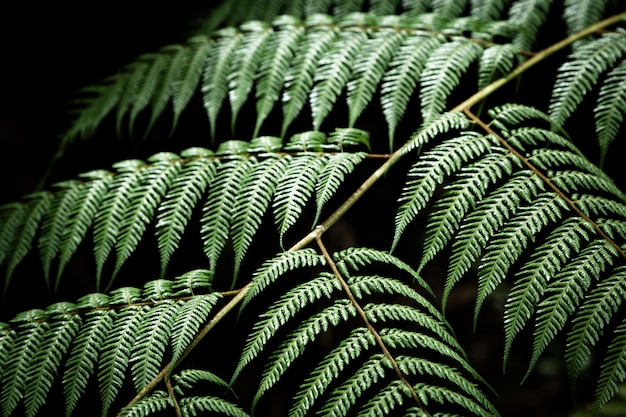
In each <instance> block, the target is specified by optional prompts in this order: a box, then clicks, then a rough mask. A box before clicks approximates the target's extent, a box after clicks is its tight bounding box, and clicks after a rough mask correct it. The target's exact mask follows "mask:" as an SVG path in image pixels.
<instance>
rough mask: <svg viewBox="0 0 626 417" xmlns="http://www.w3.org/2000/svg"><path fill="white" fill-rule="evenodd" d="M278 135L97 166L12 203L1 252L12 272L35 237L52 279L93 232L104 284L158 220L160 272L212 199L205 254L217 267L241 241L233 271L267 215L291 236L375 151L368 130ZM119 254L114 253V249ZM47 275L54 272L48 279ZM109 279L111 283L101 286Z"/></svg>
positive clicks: (204, 225)
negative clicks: (307, 211) (227, 248)
mask: <svg viewBox="0 0 626 417" xmlns="http://www.w3.org/2000/svg"><path fill="white" fill-rule="evenodd" d="M281 142H282V141H281V140H280V139H279V138H270V137H261V138H257V139H255V140H253V141H251V142H243V141H234V140H233V141H227V142H224V143H222V145H221V146H220V147H219V148H218V150H217V151H216V152H215V153H214V152H211V151H209V150H206V149H203V148H190V149H187V150H184V151H183V152H181V155H180V156H179V155H176V154H173V153H159V154H156V155H154V156H153V157H151V158H149V159H148V160H147V161H145V162H144V161H139V160H129V161H123V162H119V163H117V164H115V165H114V169H115V171H113V172H106V171H94V172H90V173H87V174H86V175H84V179H83V180H82V181H78V180H76V181H66V182H63V183H60V184H58V185H57V191H53V192H41V193H37V194H34V195H32V196H30V199H28V200H27V201H25V202H24V203H22V204H15V205H6V206H4V207H3V209H2V214H1V215H0V218H1V219H2V222H3V228H2V232H1V234H0V242H1V247H2V251H1V252H0V258H1V259H3V264H4V265H5V266H6V268H7V274H6V276H5V292H4V293H6V288H7V287H8V285H9V280H10V278H11V274H12V272H13V270H14V269H15V267H16V266H17V265H18V264H19V262H20V261H21V260H22V259H23V258H24V256H25V255H26V254H27V253H28V251H29V250H30V249H32V247H33V245H35V242H37V244H38V247H39V249H40V252H41V259H42V263H43V267H44V273H45V276H46V278H47V277H49V275H50V269H51V268H52V267H53V264H54V261H56V260H58V266H57V274H56V276H57V280H56V283H55V285H54V286H55V288H56V286H57V285H58V281H59V277H60V275H61V273H62V271H63V268H64V267H65V265H66V264H67V262H68V260H69V259H70V258H71V256H72V254H73V253H74V252H75V251H76V249H77V247H78V245H79V244H80V242H81V241H82V240H83V239H84V238H85V236H86V234H87V232H88V230H89V229H92V230H93V236H94V255H95V260H96V277H97V284H98V285H99V286H100V280H101V277H102V276H105V275H107V272H104V271H105V267H106V266H107V265H108V263H109V262H111V259H112V258H114V259H115V261H114V265H113V266H112V272H111V273H110V277H111V278H110V279H109V280H108V281H107V284H106V285H110V283H111V282H112V280H113V279H114V278H115V276H116V275H117V273H118V272H119V270H120V268H121V267H122V266H123V265H124V263H125V262H126V260H127V259H128V258H129V257H130V256H131V254H132V253H133V252H134V250H135V249H136V248H137V246H138V245H139V243H140V241H141V239H142V238H143V236H144V235H145V234H146V230H147V229H148V227H149V226H150V225H151V224H152V223H153V221H154V220H155V219H156V225H155V235H156V237H157V242H158V248H159V253H160V257H161V273H162V274H164V273H165V270H166V267H167V265H168V262H169V260H170V259H171V257H172V255H173V254H174V252H175V250H176V248H177V247H178V245H179V243H180V240H181V239H182V235H183V232H184V230H185V228H186V227H187V226H188V224H189V222H190V220H191V218H192V212H193V211H194V210H195V209H196V208H197V207H200V206H201V207H203V210H204V212H203V215H202V217H201V219H200V224H201V233H202V241H203V247H204V252H205V254H206V256H207V259H208V261H209V268H210V269H212V270H214V269H215V268H216V264H217V261H218V258H219V256H220V253H221V252H222V249H223V248H224V245H225V244H226V241H227V240H228V239H232V244H233V249H234V256H235V268H234V276H235V277H236V276H237V272H238V269H239V266H240V265H241V262H242V260H243V258H244V256H245V254H246V253H247V251H248V249H249V247H250V244H251V242H252V240H253V237H254V236H255V234H256V232H257V230H258V229H259V227H260V225H261V223H262V221H263V218H264V216H265V215H266V214H267V213H268V212H272V213H274V217H275V222H276V226H277V229H278V231H279V235H280V239H281V241H282V239H283V237H284V235H285V233H286V232H287V231H288V230H289V229H290V228H291V227H292V226H294V225H295V224H296V223H297V222H298V220H299V217H300V214H301V213H302V210H303V208H304V207H305V205H306V204H308V203H309V201H315V204H316V209H317V210H316V212H317V214H316V221H317V218H319V216H320V214H321V210H322V209H323V207H324V206H325V204H326V203H327V202H328V201H329V200H330V198H331V197H332V196H333V195H334V194H335V193H336V192H337V191H338V189H339V186H340V185H341V183H342V182H343V180H344V179H345V177H346V176H347V175H348V174H350V173H351V172H353V171H354V169H355V167H356V166H357V165H358V164H359V163H361V162H362V161H363V160H364V159H365V158H366V156H367V154H366V153H365V152H360V151H358V150H355V149H358V148H359V147H360V148H362V147H369V139H368V134H367V132H364V131H361V130H358V129H350V128H344V129H337V130H336V131H335V132H333V133H331V134H330V135H329V136H328V137H327V136H326V135H325V134H323V133H321V132H308V133H302V134H298V135H294V136H293V137H292V138H291V139H290V140H289V141H288V143H287V144H286V145H285V146H284V149H285V151H284V152H279V151H280V150H281V149H282V148H283V146H282V144H281ZM113 253H115V256H113ZM47 279H48V278H47ZM102 286H103V287H104V286H105V285H102Z"/></svg>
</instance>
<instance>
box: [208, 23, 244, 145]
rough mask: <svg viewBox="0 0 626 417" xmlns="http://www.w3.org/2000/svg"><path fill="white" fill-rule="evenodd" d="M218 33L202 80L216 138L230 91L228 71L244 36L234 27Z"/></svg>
mask: <svg viewBox="0 0 626 417" xmlns="http://www.w3.org/2000/svg"><path fill="white" fill-rule="evenodd" d="M217 35H218V36H220V37H219V38H218V39H217V41H216V44H215V46H213V48H212V50H211V53H210V55H209V58H208V61H207V66H206V67H205V70H204V76H203V82H202V93H203V101H204V107H205V109H206V111H207V114H208V116H209V122H210V123H211V137H212V138H215V127H216V123H217V115H218V113H219V111H220V109H221V107H222V102H223V101H224V98H225V97H226V94H227V91H228V72H229V71H230V70H231V65H232V61H233V59H234V55H235V51H236V50H237V48H238V46H239V44H240V42H241V41H242V38H243V35H242V34H241V33H240V32H239V31H237V30H236V29H234V28H227V29H223V30H221V31H219V32H218V34H217Z"/></svg>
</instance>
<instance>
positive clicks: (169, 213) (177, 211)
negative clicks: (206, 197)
mask: <svg viewBox="0 0 626 417" xmlns="http://www.w3.org/2000/svg"><path fill="white" fill-rule="evenodd" d="M211 154H212V153H211V152H210V151H208V150H205V149H199V148H194V149H188V150H187V151H184V152H183V153H182V156H183V157H185V158H189V159H190V160H189V161H188V162H186V163H184V164H183V166H182V170H181V172H180V174H179V175H177V177H176V178H174V180H173V182H172V185H171V186H170V187H169V190H168V193H167V195H166V197H165V201H163V202H162V203H161V205H160V206H159V208H158V210H159V212H158V215H157V223H156V236H157V240H158V245H159V252H160V255H161V276H164V275H165V269H166V268H167V264H168V263H169V260H170V258H171V256H172V254H173V253H174V251H175V250H176V248H177V247H178V243H179V242H180V239H181V238H182V235H183V232H184V231H185V228H186V226H187V223H188V222H189V219H190V218H191V214H192V212H193V210H194V208H195V207H196V204H197V203H198V201H199V199H200V197H201V196H202V195H203V194H204V192H205V190H206V188H207V187H208V186H209V184H210V183H211V181H212V179H213V178H214V176H215V173H216V172H217V165H218V164H217V163H216V162H215V161H214V160H212V159H210V158H208V156H210V155H211Z"/></svg>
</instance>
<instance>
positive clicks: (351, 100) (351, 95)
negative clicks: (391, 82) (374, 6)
mask: <svg viewBox="0 0 626 417" xmlns="http://www.w3.org/2000/svg"><path fill="white" fill-rule="evenodd" d="M406 38H407V35H406V34H405V33H403V32H398V31H396V30H389V29H387V30H381V31H378V32H376V33H375V34H373V35H372V37H371V38H369V39H368V41H367V43H366V44H365V46H363V49H362V51H361V52H360V53H359V54H358V55H357V57H356V60H355V63H354V69H353V72H352V75H351V78H352V79H351V80H350V82H349V83H348V96H347V101H348V108H349V121H348V125H349V126H350V127H352V126H354V123H355V122H356V120H357V118H358V117H359V116H360V115H361V113H362V112H363V110H364V109H365V107H366V106H367V105H368V103H369V102H370V101H371V99H372V97H373V95H374V93H375V91H376V86H377V85H378V83H379V82H380V80H381V79H382V77H383V75H384V73H385V71H386V70H387V66H388V65H390V64H389V61H390V59H391V57H392V56H394V55H395V53H396V51H397V50H398V48H399V47H400V45H401V44H402V43H404V42H405V40H406Z"/></svg>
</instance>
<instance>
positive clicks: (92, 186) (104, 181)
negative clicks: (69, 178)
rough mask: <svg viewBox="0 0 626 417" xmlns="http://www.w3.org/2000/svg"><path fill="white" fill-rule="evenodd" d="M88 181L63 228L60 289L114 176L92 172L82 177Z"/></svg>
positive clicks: (58, 279) (107, 173) (79, 191)
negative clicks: (71, 261) (66, 268)
mask: <svg viewBox="0 0 626 417" xmlns="http://www.w3.org/2000/svg"><path fill="white" fill-rule="evenodd" d="M82 176H83V177H84V178H86V179H87V181H86V182H84V183H83V184H82V185H81V186H80V189H79V190H78V194H77V196H76V200H75V202H74V204H73V206H74V209H73V211H72V213H70V216H69V218H67V219H66V223H65V226H64V228H63V236H62V238H61V246H60V248H59V266H58V269H57V278H56V283H55V288H57V287H58V285H59V281H60V278H61V274H62V273H63V270H64V269H65V265H67V263H68V262H69V260H70V258H71V257H72V255H73V254H74V252H75V251H76V249H77V248H78V245H79V243H80V242H81V241H82V240H83V238H84V237H85V234H86V233H87V229H88V228H89V227H90V226H91V224H92V223H93V221H94V219H95V217H96V213H97V211H98V208H99V206H100V202H101V201H102V199H103V198H104V196H105V194H106V192H107V189H108V186H109V184H110V183H111V181H112V179H113V176H112V175H110V173H109V172H107V171H103V170H100V171H91V172H88V173H85V174H83V175H82Z"/></svg>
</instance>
